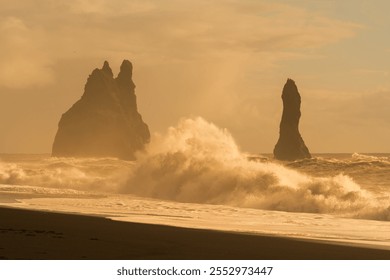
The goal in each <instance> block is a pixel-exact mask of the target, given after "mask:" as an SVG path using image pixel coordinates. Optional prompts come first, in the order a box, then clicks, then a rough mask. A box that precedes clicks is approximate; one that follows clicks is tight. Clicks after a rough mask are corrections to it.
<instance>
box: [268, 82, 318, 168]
mask: <svg viewBox="0 0 390 280" xmlns="http://www.w3.org/2000/svg"><path fill="white" fill-rule="evenodd" d="M282 100H283V114H282V120H281V122H280V134H279V140H278V142H277V144H276V146H275V149H274V156H275V158H276V159H279V160H296V159H303V158H310V157H311V155H310V152H309V149H308V148H307V147H306V145H305V142H304V141H303V139H302V137H301V134H300V133H299V129H298V126H299V119H300V117H301V96H300V94H299V92H298V88H297V86H296V84H295V82H294V81H293V80H292V79H287V82H286V84H285V85H284V87H283V93H282Z"/></svg>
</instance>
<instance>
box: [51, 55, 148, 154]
mask: <svg viewBox="0 0 390 280" xmlns="http://www.w3.org/2000/svg"><path fill="white" fill-rule="evenodd" d="M132 68H133V67H132V65H131V63H130V62H129V61H128V60H125V61H124V62H123V63H122V66H121V72H120V73H119V75H118V77H117V78H116V79H114V77H113V73H112V70H111V68H110V66H109V64H108V62H107V61H105V62H104V65H103V67H102V69H95V70H93V72H92V74H91V75H90V76H89V78H88V80H87V83H86V85H85V90H84V94H83V96H82V97H81V99H80V100H78V101H77V102H76V103H75V104H74V105H73V106H72V107H71V108H70V109H69V110H68V111H67V112H65V113H64V114H63V115H62V117H61V120H60V122H59V124H58V131H57V134H56V136H55V139H54V143H53V149H52V155H53V156H65V157H66V156H72V157H118V158H122V159H130V160H132V159H135V152H136V151H138V150H142V149H143V148H144V145H145V144H146V143H148V142H149V139H150V133H149V128H148V126H147V125H146V124H145V123H144V122H143V120H142V117H141V115H140V114H139V113H138V110H137V104H136V95H135V91H134V89H135V85H134V83H133V80H132Z"/></svg>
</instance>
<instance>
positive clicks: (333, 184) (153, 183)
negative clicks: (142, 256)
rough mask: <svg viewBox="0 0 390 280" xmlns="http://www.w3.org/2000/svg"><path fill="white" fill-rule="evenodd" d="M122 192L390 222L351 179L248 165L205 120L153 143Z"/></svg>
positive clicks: (382, 206)
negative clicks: (315, 175)
mask: <svg viewBox="0 0 390 280" xmlns="http://www.w3.org/2000/svg"><path fill="white" fill-rule="evenodd" d="M123 191H125V192H128V193H133V194H137V195H141V196H147V197H154V198H160V199H167V200H175V201H179V202H193V203H211V204H227V205H232V206H238V207H251V208H258V209H265V210H281V211H291V212H308V213H329V214H342V215H344V216H349V217H360V218H369V219H379V220H390V208H389V201H388V200H387V202H380V201H378V200H377V199H376V198H374V196H373V195H372V194H371V193H370V192H368V191H365V190H363V189H362V188H361V187H360V186H359V185H358V184H357V183H355V182H354V181H353V179H352V178H351V177H349V176H347V175H343V174H339V175H336V176H333V177H323V178H321V177H312V176H309V175H306V174H304V173H301V172H298V171H294V170H292V169H289V168H287V167H285V166H283V165H281V164H279V163H274V162H270V161H268V162H258V161H253V160H249V159H248V156H247V155H245V154H244V153H242V152H240V150H239V148H238V146H237V144H236V143H235V141H234V139H233V137H232V136H231V135H230V133H229V132H228V131H226V130H223V129H219V128H218V127H216V126H215V125H213V124H211V123H208V122H207V121H205V120H204V119H202V118H196V119H185V120H182V121H181V122H180V123H179V125H178V126H177V127H175V128H173V127H171V128H169V130H168V132H167V133H166V135H164V136H158V137H157V138H156V139H154V141H152V143H151V144H150V146H149V147H148V150H147V152H146V153H144V154H142V155H140V156H139V157H138V160H137V164H136V165H135V167H134V169H133V170H131V174H130V175H129V179H128V181H127V183H126V186H125V187H124V189H123ZM386 203H387V205H386Z"/></svg>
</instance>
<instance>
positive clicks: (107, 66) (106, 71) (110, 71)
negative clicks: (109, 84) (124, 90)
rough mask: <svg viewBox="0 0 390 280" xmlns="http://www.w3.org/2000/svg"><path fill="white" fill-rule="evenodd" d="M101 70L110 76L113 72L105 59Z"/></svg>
mask: <svg viewBox="0 0 390 280" xmlns="http://www.w3.org/2000/svg"><path fill="white" fill-rule="evenodd" d="M102 71H103V72H104V73H106V74H108V75H109V76H110V77H113V76H114V74H113V73H112V70H111V68H110V65H109V64H108V62H107V60H106V61H104V64H103V67H102Z"/></svg>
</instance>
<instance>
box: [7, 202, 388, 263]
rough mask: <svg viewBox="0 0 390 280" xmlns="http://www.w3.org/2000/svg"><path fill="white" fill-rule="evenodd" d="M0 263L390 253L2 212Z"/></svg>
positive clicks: (347, 256)
mask: <svg viewBox="0 0 390 280" xmlns="http://www.w3.org/2000/svg"><path fill="white" fill-rule="evenodd" d="M0 259H72V260H81V259H98V260H99V259H287V260H292V259H321V260H327V259H378V260H379V259H390V251H389V250H377V249H368V248H360V247H352V246H344V245H335V244H325V243H319V242H313V241H307V240H296V239H289V238H280V237H269V236H258V235H246V234H237V233H228V232H220V231H211V230H198V229H185V228H176V227H170V226H160V225H149V224H140V223H128V222H117V221H112V220H109V219H105V218H100V217H90V216H81V215H71V214H58V213H51V212H39V211H29V210H19V209H12V208H0Z"/></svg>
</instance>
